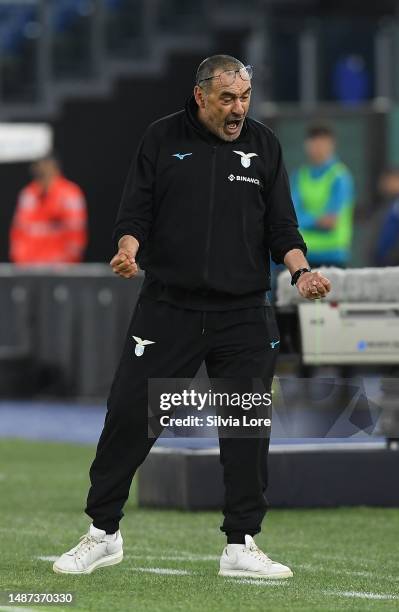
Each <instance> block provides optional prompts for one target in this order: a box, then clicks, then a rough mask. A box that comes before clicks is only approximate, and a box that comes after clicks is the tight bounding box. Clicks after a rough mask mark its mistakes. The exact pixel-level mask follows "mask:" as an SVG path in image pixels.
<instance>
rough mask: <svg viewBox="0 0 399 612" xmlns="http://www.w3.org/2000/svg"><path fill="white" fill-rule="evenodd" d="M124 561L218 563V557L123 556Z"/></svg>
mask: <svg viewBox="0 0 399 612" xmlns="http://www.w3.org/2000/svg"><path fill="white" fill-rule="evenodd" d="M125 559H145V560H146V561H153V560H154V559H155V560H158V561H193V562H195V561H219V559H220V555H195V554H193V555H125Z"/></svg>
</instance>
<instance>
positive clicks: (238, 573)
mask: <svg viewBox="0 0 399 612" xmlns="http://www.w3.org/2000/svg"><path fill="white" fill-rule="evenodd" d="M293 575H294V574H293V573H292V571H291V570H288V571H285V572H280V573H279V574H277V573H276V574H260V573H259V572H250V571H248V570H228V569H223V570H222V569H221V570H219V576H225V577H226V576H229V577H233V578H261V579H262V578H263V580H265V579H266V580H281V579H284V578H292V577H293Z"/></svg>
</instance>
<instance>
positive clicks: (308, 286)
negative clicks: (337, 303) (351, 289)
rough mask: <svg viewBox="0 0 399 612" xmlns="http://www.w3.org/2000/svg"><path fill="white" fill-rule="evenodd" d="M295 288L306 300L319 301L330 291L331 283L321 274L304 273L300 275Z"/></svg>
mask: <svg viewBox="0 0 399 612" xmlns="http://www.w3.org/2000/svg"><path fill="white" fill-rule="evenodd" d="M296 287H297V289H298V291H299V293H300V295H301V296H302V297H304V298H307V299H308V300H319V299H320V298H323V297H325V296H326V295H327V293H329V292H330V290H331V283H330V281H329V280H328V278H326V277H325V276H323V275H322V274H321V272H319V271H317V272H305V273H304V274H302V275H301V276H300V277H299V279H298V281H297V283H296Z"/></svg>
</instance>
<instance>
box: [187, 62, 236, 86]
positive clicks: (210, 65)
mask: <svg viewBox="0 0 399 612" xmlns="http://www.w3.org/2000/svg"><path fill="white" fill-rule="evenodd" d="M240 68H244V64H243V63H242V62H240V60H238V59H237V58H235V57H233V56H232V55H211V56H210V57H207V58H206V59H204V60H203V61H202V62H201V63H200V65H199V66H198V69H197V75H196V78H195V82H196V84H197V85H200V84H201V82H202V81H204V79H209V77H212V76H214V74H215V72H216V70H220V71H221V72H223V71H224V70H239V69H240ZM211 84H212V81H211V80H209V81H204V83H203V84H202V85H201V87H203V88H204V89H207V90H209V89H210V86H211Z"/></svg>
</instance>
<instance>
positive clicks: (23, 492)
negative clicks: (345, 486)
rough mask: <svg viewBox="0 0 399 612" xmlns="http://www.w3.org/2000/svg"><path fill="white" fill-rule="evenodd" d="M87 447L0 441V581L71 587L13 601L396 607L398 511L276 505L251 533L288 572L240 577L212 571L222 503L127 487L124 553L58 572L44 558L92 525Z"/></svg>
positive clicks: (213, 609) (172, 607) (218, 610)
mask: <svg viewBox="0 0 399 612" xmlns="http://www.w3.org/2000/svg"><path fill="white" fill-rule="evenodd" d="M93 453H94V447H92V446H78V445H70V444H56V443H42V442H40V443H39V442H37V443H36V442H26V441H20V440H6V441H4V440H2V441H0V491H1V494H0V542H1V546H0V551H1V557H0V590H3V591H5V590H7V591H28V592H39V593H40V592H41V593H42V592H53V593H56V592H73V593H74V594H75V596H76V603H75V605H74V606H63V607H61V606H51V607H50V606H47V607H46V606H41V605H40V606H39V605H27V606H26V608H25V607H23V606H22V605H20V606H19V608H17V609H20V608H24V609H28V610H56V609H57V610H68V609H69V610H93V611H94V610H95V611H99V610H104V611H105V610H107V611H112V612H114V611H115V612H119V611H120V612H124V611H137V612H175V611H182V612H199V611H201V612H205V611H206V612H208V611H209V612H224V611H226V612H227V611H229V612H232V611H239V610H240V611H241V610H245V611H246V612H252V611H254V612H255V611H262V610H268V611H272V612H276V611H279V610H290V611H291V610H294V611H299V610H301V611H303V612H308V611H311V610H315V611H317V612H319V611H323V610H361V611H364V610H399V555H398V546H399V510H396V509H371V508H351V509H349V508H342V509H338V510H302V511H290V510H284V511H282V510H272V511H271V512H270V514H269V515H268V517H267V519H266V520H265V522H264V529H263V532H262V534H260V535H258V536H257V543H258V545H259V546H260V547H261V548H263V549H264V550H265V551H266V552H268V553H269V554H270V555H271V556H272V558H275V559H276V560H279V561H281V562H283V563H287V564H288V565H290V566H291V567H292V569H293V571H294V574H295V576H294V578H293V579H289V580H286V581H275V582H272V581H259V580H237V579H226V578H220V577H218V576H217V571H218V559H219V556H220V553H221V551H222V548H223V545H224V537H223V534H222V533H221V532H220V531H219V525H220V522H221V515H220V514H219V513H217V512H198V513H187V512H177V511H160V510H147V509H139V508H137V506H136V496H135V493H134V490H133V491H132V494H131V498H130V500H129V502H128V504H127V506H126V508H125V517H124V519H123V521H122V523H121V530H122V534H123V537H124V541H125V546H124V551H125V559H124V561H123V562H122V563H121V564H120V565H117V566H114V567H110V568H102V569H99V570H97V571H95V572H94V573H93V574H91V575H88V576H72V577H70V576H62V575H56V574H54V573H53V572H52V569H51V565H52V562H51V560H45V559H40V557H53V556H58V555H59V554H61V553H62V552H64V551H65V550H67V549H69V548H71V547H72V546H74V545H75V544H76V542H77V540H78V538H79V536H80V535H82V534H83V533H85V531H86V530H87V526H88V524H89V519H88V517H86V516H85V515H84V513H83V507H84V502H85V498H86V493H87V487H88V468H89V466H90V462H91V460H92V457H93ZM12 609H13V608H12V607H7V606H6V605H5V604H4V605H3V606H2V605H0V611H1V610H3V611H5V610H12Z"/></svg>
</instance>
